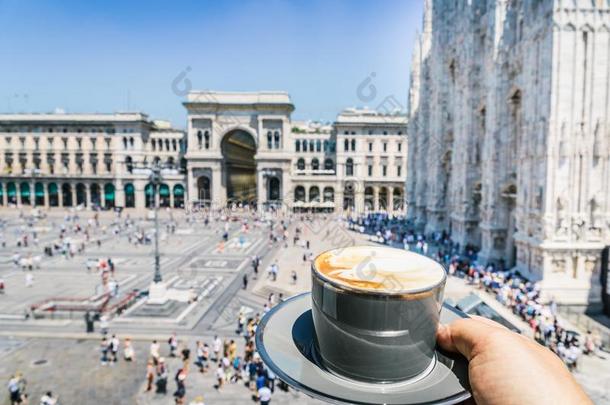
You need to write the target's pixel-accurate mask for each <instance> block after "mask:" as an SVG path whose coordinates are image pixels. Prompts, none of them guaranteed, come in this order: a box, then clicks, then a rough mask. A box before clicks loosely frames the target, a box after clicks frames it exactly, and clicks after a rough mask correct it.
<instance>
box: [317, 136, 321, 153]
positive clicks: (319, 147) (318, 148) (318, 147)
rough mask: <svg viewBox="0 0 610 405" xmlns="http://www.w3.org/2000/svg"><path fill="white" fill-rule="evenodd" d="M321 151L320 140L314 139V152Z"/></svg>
mask: <svg viewBox="0 0 610 405" xmlns="http://www.w3.org/2000/svg"><path fill="white" fill-rule="evenodd" d="M321 151H322V141H320V140H319V139H318V140H317V141H316V152H321Z"/></svg>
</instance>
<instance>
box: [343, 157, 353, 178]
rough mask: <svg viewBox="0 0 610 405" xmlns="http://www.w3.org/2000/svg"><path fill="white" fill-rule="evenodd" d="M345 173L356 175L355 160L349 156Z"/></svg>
mask: <svg viewBox="0 0 610 405" xmlns="http://www.w3.org/2000/svg"><path fill="white" fill-rule="evenodd" d="M345 175H346V176H353V175H354V161H353V160H352V159H351V158H349V159H347V160H346V161H345Z"/></svg>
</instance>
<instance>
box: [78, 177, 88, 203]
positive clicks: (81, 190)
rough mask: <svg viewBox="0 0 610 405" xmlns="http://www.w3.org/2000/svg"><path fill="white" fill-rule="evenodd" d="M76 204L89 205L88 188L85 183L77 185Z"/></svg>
mask: <svg viewBox="0 0 610 405" xmlns="http://www.w3.org/2000/svg"><path fill="white" fill-rule="evenodd" d="M76 205H84V206H86V205H87V190H86V189H85V185H84V184H83V183H78V184H77V185H76Z"/></svg>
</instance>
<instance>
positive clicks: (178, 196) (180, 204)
mask: <svg viewBox="0 0 610 405" xmlns="http://www.w3.org/2000/svg"><path fill="white" fill-rule="evenodd" d="M174 208H184V186H183V185H182V184H176V185H175V186H174Z"/></svg>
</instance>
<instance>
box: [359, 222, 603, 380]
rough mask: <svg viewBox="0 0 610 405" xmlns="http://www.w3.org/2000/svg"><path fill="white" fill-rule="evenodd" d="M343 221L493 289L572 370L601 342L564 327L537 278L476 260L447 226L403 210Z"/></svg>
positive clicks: (472, 250) (591, 334) (473, 250)
mask: <svg viewBox="0 0 610 405" xmlns="http://www.w3.org/2000/svg"><path fill="white" fill-rule="evenodd" d="M347 222H348V227H349V228H350V229H352V230H354V231H356V232H360V233H365V234H368V235H370V239H371V240H372V241H375V242H377V243H381V244H385V245H390V246H393V247H400V248H403V249H406V250H411V251H415V252H417V253H420V254H423V255H427V256H430V257H432V258H434V259H435V260H437V261H438V262H441V263H443V264H444V265H445V266H446V268H447V269H448V272H449V275H451V276H455V277H460V278H462V279H464V280H466V282H467V283H469V284H471V285H474V286H475V288H478V289H481V290H484V291H486V292H487V293H489V294H491V295H493V296H494V297H495V299H496V300H497V301H498V302H500V303H501V304H503V305H504V306H506V307H507V308H509V309H510V310H511V311H512V312H513V313H514V314H515V315H517V316H518V317H520V318H521V319H522V320H523V321H524V322H526V323H527V324H528V325H529V327H530V328H531V331H532V335H533V336H534V338H535V339H536V341H538V342H539V343H541V344H543V345H545V346H547V347H549V348H550V349H551V350H552V351H553V352H555V353H556V354H557V355H558V356H559V357H560V358H561V359H562V360H563V361H564V362H565V364H566V365H567V366H568V368H570V369H572V370H573V369H576V368H577V367H578V363H579V358H580V356H581V354H583V353H585V354H595V353H597V351H598V350H599V348H600V346H601V341H600V337H599V334H597V333H595V332H592V331H587V334H586V335H585V336H584V337H582V336H580V334H579V333H578V332H576V331H573V330H569V329H568V328H567V326H566V325H565V323H564V322H563V321H562V320H561V319H560V317H558V314H557V305H556V303H555V301H554V300H550V301H545V300H543V298H542V296H541V294H540V284H539V283H537V282H531V281H528V280H527V279H526V278H525V277H523V276H521V275H519V273H518V272H515V271H511V270H508V269H505V268H504V265H503V263H499V264H487V265H484V264H482V263H479V262H478V261H477V251H476V247H475V246H470V245H467V246H463V247H460V246H459V244H457V243H454V242H452V241H451V235H450V234H449V233H448V232H445V231H442V232H434V233H433V234H431V235H424V234H422V233H417V232H415V231H414V228H413V226H412V224H411V223H409V221H408V220H407V219H406V218H405V217H404V216H392V215H389V214H387V213H370V214H367V215H361V216H357V217H352V218H349V219H348V220H347Z"/></svg>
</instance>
